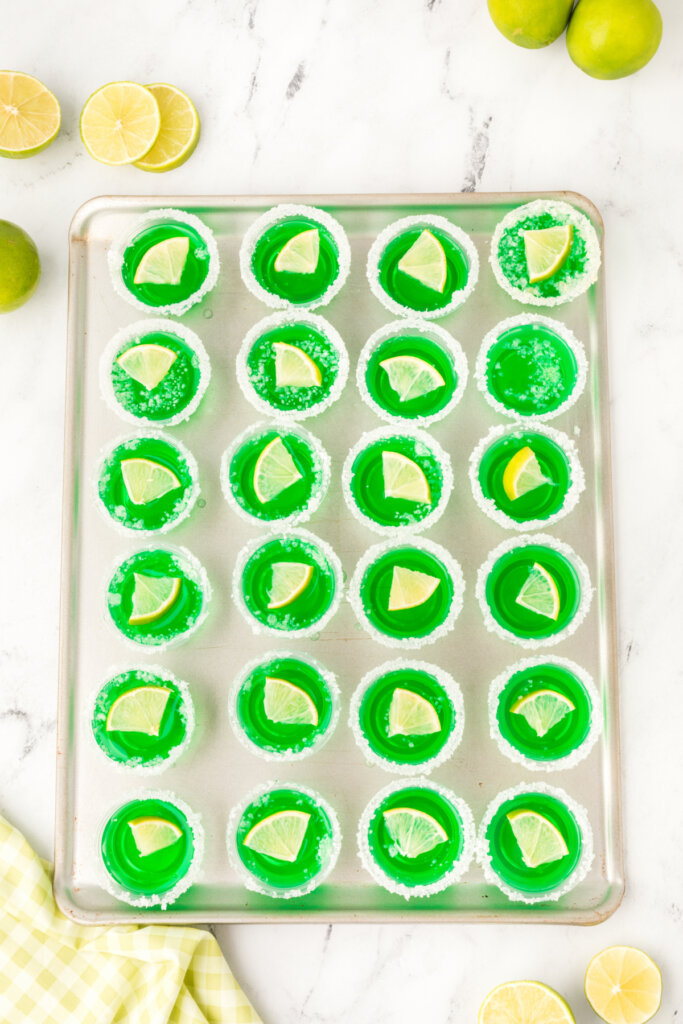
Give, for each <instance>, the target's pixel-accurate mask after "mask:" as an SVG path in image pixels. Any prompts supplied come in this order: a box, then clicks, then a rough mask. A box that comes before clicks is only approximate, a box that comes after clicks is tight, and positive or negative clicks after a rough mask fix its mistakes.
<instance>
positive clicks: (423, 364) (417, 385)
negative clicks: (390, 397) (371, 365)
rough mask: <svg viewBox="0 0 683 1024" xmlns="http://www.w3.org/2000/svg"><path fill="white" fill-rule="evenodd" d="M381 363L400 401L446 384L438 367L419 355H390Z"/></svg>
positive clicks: (419, 395) (418, 396) (416, 396)
mask: <svg viewBox="0 0 683 1024" xmlns="http://www.w3.org/2000/svg"><path fill="white" fill-rule="evenodd" d="M379 365H380V366H381V367H382V369H383V370H386V373H387V376H388V377H389V384H390V386H391V388H392V390H393V391H395V392H396V394H397V395H398V400H399V402H410V401H412V399H413V398H422V396H423V395H428V394H429V392H430V391H436V389H437V388H442V387H444V386H445V384H446V381H445V380H444V379H443V377H442V376H441V374H440V373H439V371H438V370H437V369H436V367H435V366H432V364H431V363H428V362H427V360H426V359H420V358H419V356H390V357H389V359H381V360H380V364H379Z"/></svg>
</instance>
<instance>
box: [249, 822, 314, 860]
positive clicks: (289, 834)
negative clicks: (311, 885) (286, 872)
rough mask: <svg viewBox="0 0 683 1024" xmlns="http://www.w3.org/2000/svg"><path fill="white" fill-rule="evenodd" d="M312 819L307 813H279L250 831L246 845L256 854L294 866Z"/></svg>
mask: <svg viewBox="0 0 683 1024" xmlns="http://www.w3.org/2000/svg"><path fill="white" fill-rule="evenodd" d="M310 819H311V816H310V814H308V813H307V812H306V811H277V812H276V813H275V814H271V815H269V816H268V817H267V818H263V819H262V820H261V821H259V822H258V823H257V824H256V825H254V827H253V828H252V829H250V830H249V832H248V833H247V835H246V836H245V837H244V845H245V846H247V847H248V848H249V849H250V850H253V851H254V852H255V853H262V854H264V855H265V856H266V857H272V858H273V859H274V860H286V861H289V862H290V864H293V863H294V861H295V860H296V859H297V857H298V856H299V850H300V849H301V844H302V843H303V841H304V836H305V835H306V829H307V828H308V823H309V821H310Z"/></svg>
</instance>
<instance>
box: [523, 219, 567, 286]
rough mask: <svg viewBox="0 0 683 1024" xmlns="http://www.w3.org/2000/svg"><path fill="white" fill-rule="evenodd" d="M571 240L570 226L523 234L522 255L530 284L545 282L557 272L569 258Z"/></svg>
mask: <svg viewBox="0 0 683 1024" xmlns="http://www.w3.org/2000/svg"><path fill="white" fill-rule="evenodd" d="M573 239H574V227H573V225H572V224H558V225H556V226H555V227H552V228H540V229H539V230H537V231H525V232H524V255H525V257H526V267H527V271H528V274H529V283H530V284H538V283H539V282H540V281H547V280H548V279H549V278H551V277H553V276H554V275H555V274H556V273H557V272H558V270H559V269H560V267H562V265H563V264H564V262H565V261H566V259H567V257H568V256H569V253H570V251H571V247H572V241H573Z"/></svg>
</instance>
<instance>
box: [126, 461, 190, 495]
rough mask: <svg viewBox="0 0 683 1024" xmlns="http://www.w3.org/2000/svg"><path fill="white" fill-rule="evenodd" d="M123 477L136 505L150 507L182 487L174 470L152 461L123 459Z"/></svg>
mask: <svg viewBox="0 0 683 1024" xmlns="http://www.w3.org/2000/svg"><path fill="white" fill-rule="evenodd" d="M121 476H122V477H123V482H124V484H125V487H126V490H127V491H128V497H129V498H130V500H131V501H132V502H133V504H134V505H148V504H149V503H150V501H156V500H157V498H163V496H164V495H165V494H168V493H169V491H175V490H176V489H177V488H178V487H182V484H181V482H180V480H179V479H178V477H177V476H176V475H175V473H174V472H173V471H172V470H170V469H168V468H167V467H166V466H162V465H161V463H159V462H154V461H153V460H152V459H122V460H121Z"/></svg>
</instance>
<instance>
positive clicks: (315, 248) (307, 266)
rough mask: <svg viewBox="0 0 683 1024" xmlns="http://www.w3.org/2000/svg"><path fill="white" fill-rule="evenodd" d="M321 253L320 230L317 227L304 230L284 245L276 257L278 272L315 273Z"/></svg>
mask: <svg viewBox="0 0 683 1024" xmlns="http://www.w3.org/2000/svg"><path fill="white" fill-rule="evenodd" d="M319 255H320V232H319V231H318V229H317V228H309V229H308V230H307V231H302V232H300V234H298V235H293V236H292V238H290V239H289V241H288V242H287V243H286V245H283V247H282V248H281V249H280V251H279V253H278V254H277V256H276V258H275V264H274V266H275V270H276V271H277V272H278V273H283V272H286V273H288V274H314V273H315V271H316V268H317V266H318V257H319Z"/></svg>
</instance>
